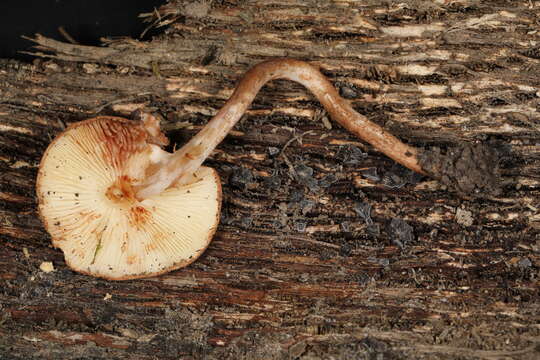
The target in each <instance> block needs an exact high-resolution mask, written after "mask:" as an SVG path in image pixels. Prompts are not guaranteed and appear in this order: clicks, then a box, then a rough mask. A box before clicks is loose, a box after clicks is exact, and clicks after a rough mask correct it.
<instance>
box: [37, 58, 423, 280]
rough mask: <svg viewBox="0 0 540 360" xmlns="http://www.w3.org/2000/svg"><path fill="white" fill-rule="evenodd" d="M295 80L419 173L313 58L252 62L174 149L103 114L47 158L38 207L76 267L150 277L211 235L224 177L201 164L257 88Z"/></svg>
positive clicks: (412, 156)
mask: <svg viewBox="0 0 540 360" xmlns="http://www.w3.org/2000/svg"><path fill="white" fill-rule="evenodd" d="M274 79H289V80H292V81H295V82H298V83H300V84H302V85H304V86H305V87H306V88H308V89H309V90H310V91H311V92H312V93H313V94H314V95H315V97H316V98H317V99H318V100H319V101H320V102H321V103H322V104H323V106H324V107H325V109H326V110H327V111H328V113H329V115H330V116H331V117H332V118H333V119H334V120H336V121H337V122H339V123H340V124H341V125H343V126H344V127H345V128H347V129H348V130H349V131H351V132H352V133H354V134H356V135H357V136H358V137H360V138H361V139H363V140H365V141H367V142H368V143H370V144H372V145H373V146H374V147H375V148H377V149H379V150H380V151H382V152H383V153H385V154H386V155H388V156H389V157H390V158H392V159H394V160H395V161H397V162H399V163H401V164H402V165H404V166H406V167H408V168H410V169H412V170H414V171H416V172H419V173H424V171H423V170H422V168H421V166H420V165H419V164H418V159H417V150H416V149H415V148H413V147H411V146H409V145H406V144H404V143H402V142H401V141H400V140H398V139H397V138H396V137H394V136H392V135H391V134H389V133H388V132H386V131H385V130H384V129H383V128H381V127H380V126H378V125H376V124H374V123H372V122H370V121H369V120H368V119H367V118H366V117H365V116H363V115H360V114H358V113H357V112H356V111H355V110H354V109H353V108H352V107H351V106H350V105H349V103H348V102H347V101H346V100H344V99H343V98H341V97H340V96H339V94H338V92H337V91H336V89H335V88H334V87H333V86H332V84H331V83H330V82H329V81H328V80H327V79H326V78H325V76H324V75H322V74H321V73H320V72H319V70H317V69H316V68H315V67H314V66H312V65H310V64H308V63H305V62H302V61H297V60H292V59H276V60H270V61H265V62H262V63H260V64H258V65H256V66H255V67H253V68H252V69H251V70H249V71H248V72H247V73H246V74H245V76H244V78H243V79H242V80H241V81H240V83H239V84H238V86H237V87H236V89H235V91H234V93H233V95H232V96H231V98H230V99H229V100H228V101H227V102H226V104H225V105H224V106H223V108H222V109H221V110H220V111H219V112H218V113H217V114H216V115H215V116H214V117H213V118H212V119H211V120H210V121H209V122H208V124H207V125H206V126H205V127H204V128H203V129H202V130H201V131H200V132H199V133H198V134H196V135H195V136H194V137H193V138H192V139H191V140H190V141H189V142H188V143H186V144H185V145H184V146H183V147H182V148H180V149H179V150H177V151H176V152H174V153H172V154H171V153H169V152H166V151H164V150H162V149H161V146H163V145H166V144H167V142H168V141H167V139H166V138H165V136H164V135H163V134H162V133H161V131H160V129H159V123H158V121H157V120H156V119H155V118H154V117H152V116H150V115H144V116H143V119H142V120H141V121H138V122H134V121H129V120H126V119H123V118H118V117H103V116H102V117H96V118H92V119H88V120H85V121H82V122H79V123H76V124H74V125H72V126H70V127H69V128H68V129H67V130H66V131H64V132H63V133H61V134H60V135H59V136H58V137H57V138H56V139H55V140H54V141H53V142H52V143H51V144H50V145H49V147H48V148H47V150H46V152H45V154H44V155H43V158H42V160H41V164H40V168H39V173H38V179H37V197H38V201H39V212H40V216H41V218H42V221H43V223H44V225H45V228H46V229H47V231H48V232H49V233H50V235H51V238H52V242H53V245H54V246H55V247H59V248H61V249H62V251H63V252H64V256H65V259H66V262H67V264H68V265H69V266H70V267H71V268H72V269H73V270H75V271H78V272H82V273H85V274H89V275H93V276H97V277H103V278H106V279H111V280H124V279H134V278H142V277H149V276H154V275H158V274H162V273H165V272H168V271H171V270H173V269H178V268H181V267H183V266H186V265H188V264H190V263H191V262H193V261H194V260H195V259H197V257H198V256H200V255H201V253H202V252H203V251H204V250H205V249H206V247H207V246H208V244H209V243H210V241H211V239H212V236H213V234H214V233H215V231H216V228H217V226H218V222H219V214H220V206H221V185H220V180H219V177H218V175H217V173H216V171H215V170H213V169H211V168H208V167H204V166H201V165H202V163H203V162H204V160H205V159H206V158H207V157H208V155H210V154H211V153H212V151H213V150H214V149H215V147H216V146H217V145H218V144H219V143H220V142H221V141H222V140H223V138H225V136H226V135H227V133H228V132H229V131H230V130H231V129H232V128H233V126H234V125H235V124H236V122H237V121H238V120H239V119H240V118H241V117H242V115H243V114H244V112H245V111H246V109H247V108H248V107H249V105H250V104H251V102H252V101H253V99H254V98H255V96H256V94H257V93H258V91H259V90H260V88H261V87H262V86H263V85H264V84H265V83H267V82H268V81H270V80H274Z"/></svg>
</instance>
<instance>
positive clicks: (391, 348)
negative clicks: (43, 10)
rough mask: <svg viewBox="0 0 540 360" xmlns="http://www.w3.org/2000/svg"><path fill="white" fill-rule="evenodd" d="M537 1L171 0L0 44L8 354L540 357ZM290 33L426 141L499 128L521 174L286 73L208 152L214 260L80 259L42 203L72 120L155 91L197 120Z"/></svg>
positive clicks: (192, 124) (340, 82)
mask: <svg viewBox="0 0 540 360" xmlns="http://www.w3.org/2000/svg"><path fill="white" fill-rule="evenodd" d="M539 15H540V3H539V2H538V1H525V0H524V1H504V0H491V1H476V0H456V1H446V0H438V1H421V0H402V1H375V0H364V1H353V0H341V1H339V0H336V1H312V0H291V1H280V0H276V1H273V0H271V1H268V0H258V1H256V0H253V1H240V0H238V1H236V0H230V1H171V2H170V3H168V4H166V5H164V6H163V7H161V8H159V9H157V10H156V12H155V13H154V14H151V15H148V17H147V18H148V19H150V20H151V21H153V25H154V26H158V27H161V28H164V29H165V31H164V33H163V34H162V35H160V36H159V37H157V38H155V39H154V40H152V41H150V42H141V41H137V40H133V39H115V40H108V41H107V42H106V45H105V46H103V47H89V46H79V45H73V44H68V43H62V42H58V41H55V40H51V39H47V38H44V37H41V36H36V37H35V39H34V41H35V45H36V46H37V47H36V49H35V53H36V55H37V60H36V61H35V62H34V63H33V64H23V63H18V62H16V61H8V60H2V61H1V62H0V248H1V251H0V358H2V359H33V358H35V359H49V358H50V359H97V358H107V359H119V358H124V359H178V358H182V359H184V358H185V359H190V358H193V359H198V358H208V359H212V358H216V359H218V358H219V359H223V358H230V359H297V358H298V359H318V358H338V359H351V358H365V359H372V358H373V359H375V358H379V357H380V356H383V357H384V358H391V359H392V358H394V359H402V358H422V359H458V358H469V359H470V358H479V359H533V358H538V356H540V345H539V344H540V327H539V325H538V324H539V323H540V316H539V314H540V306H539V304H540V302H539V300H540V296H539V287H538V278H539V267H540V253H539V252H540V232H539V229H540V210H539V207H540V202H539V188H540V176H539V174H540V147H539V145H538V144H539V143H540V115H539V110H540V77H539V74H540V42H539V38H538V36H539V34H540V20H539V18H540V17H539ZM274 57H293V58H296V59H301V60H305V61H309V62H311V63H313V64H315V65H317V66H319V67H320V68H321V70H322V71H323V73H324V74H325V75H327V76H328V78H329V79H330V80H331V81H332V82H333V83H334V84H335V85H336V87H338V89H339V90H340V93H341V94H342V96H344V97H346V98H347V99H349V100H350V101H351V103H352V105H353V106H354V107H355V109H357V110H358V111H359V112H361V113H362V114H364V115H366V116H367V117H369V118H370V119H372V120H373V121H375V122H376V123H378V124H380V125H381V126H384V127H385V128H386V129H388V130H389V131H391V132H392V133H393V134H394V135H396V136H398V137H399V138H401V139H402V140H404V141H406V142H408V143H409V144H412V145H414V146H418V147H428V146H438V147H442V148H445V147H448V146H451V145H453V144H456V143H458V142H470V143H478V142H485V143H488V144H491V145H492V146H494V147H497V148H499V149H500V150H501V154H502V155H501V167H502V176H503V179H504V181H505V187H504V192H503V194H502V195H500V196H497V197H491V198H488V199H466V198H463V197H460V196H458V195H457V194H456V193H454V192H452V191H449V190H447V189H445V187H444V186H442V185H440V184H439V183H437V182H436V181H434V180H430V179H428V178H420V177H417V176H415V175H413V174H411V173H410V172H408V171H405V170H403V169H402V168H400V167H398V166H396V165H394V164H393V162H392V161H391V160H389V159H387V158H386V157H385V156H383V155H382V154H380V153H378V152H377V151H374V150H373V149H372V148H371V147H369V146H367V145H366V144H364V143H362V142H361V141H359V140H358V139H356V138H354V137H353V136H352V135H350V134H348V133H347V132H346V131H345V130H344V129H342V128H340V127H339V126H337V125H335V123H332V122H328V121H327V120H328V119H327V117H326V115H325V113H324V111H322V108H321V106H320V105H319V104H318V103H317V102H316V101H315V100H314V98H313V97H312V96H311V95H310V94H309V93H308V92H307V91H306V90H305V89H303V88H302V87H301V86H298V85H296V84H294V83H291V82H287V81H275V82H272V83H270V84H269V85H267V86H266V87H265V88H264V89H263V90H262V92H261V93H260V94H259V96H258V97H257V98H256V100H255V102H254V104H253V105H252V106H251V109H250V110H249V112H248V113H247V115H246V116H245V117H244V119H243V120H242V121H241V123H240V124H239V125H238V126H237V127H236V128H235V130H234V132H233V133H232V134H231V135H230V136H228V138H227V139H226V140H225V141H224V143H222V144H221V145H220V146H219V147H218V149H217V150H216V151H215V152H214V153H213V155H212V156H211V159H209V160H208V161H207V165H209V166H212V167H215V168H216V169H217V170H218V172H219V173H220V176H221V179H222V182H223V192H224V202H223V215H222V219H221V224H220V227H219V229H218V231H217V234H216V236H215V238H214V240H213V242H212V243H211V245H210V247H209V248H208V250H207V251H206V253H205V254H204V255H203V256H202V257H201V258H200V259H199V260H198V261H197V262H195V263H194V264H192V265H190V266H189V267H187V268H185V269H181V270H178V271H174V272H172V273H169V274H166V275H163V276H159V277H156V278H150V279H144V280H134V281H126V282H111V281H104V280H100V279H95V278H91V277H88V276H84V275H80V274H77V273H74V272H72V271H71V270H70V269H69V268H67V266H66V265H65V263H64V260H63V256H62V254H61V252H60V251H59V250H56V249H53V248H52V247H51V246H50V238H49V236H48V234H47V233H46V232H45V231H44V229H43V226H42V225H41V223H40V221H39V219H38V216H37V213H36V200H35V194H34V186H35V178H36V173H37V166H38V164H39V161H40V157H41V155H42V154H43V151H44V150H45V148H46V147H47V145H48V144H49V143H50V141H51V139H53V138H54V137H55V136H56V135H57V134H58V133H60V132H61V131H62V130H63V129H64V128H65V126H66V125H67V124H70V123H73V122H76V121H80V120H83V119H85V118H89V117H92V116H96V115H117V116H126V117H129V116H130V113H131V112H132V111H133V110H136V109H141V108H144V109H146V110H151V111H154V112H155V113H157V114H160V115H161V116H163V118H164V121H163V128H164V129H165V132H166V134H167V135H168V136H169V138H170V139H171V141H172V143H175V144H181V143H183V142H184V141H185V140H186V139H189V137H191V136H192V135H193V134H194V133H195V132H196V131H197V130H198V129H200V128H201V126H202V125H204V124H205V123H206V121H208V119H209V118H210V116H211V115H212V114H214V113H215V112H216V111H217V110H218V109H219V108H220V106H221V105H222V104H223V103H224V101H225V100H226V99H227V97H228V96H229V95H230V94H231V92H232V89H233V88H234V85H235V83H236V82H237V81H238V80H239V78H240V77H241V75H242V74H243V73H244V72H245V71H246V70H247V69H248V68H249V67H250V66H252V65H254V64H256V63H258V62H260V61H262V60H265V59H269V58H274ZM45 261H51V262H52V263H53V264H54V267H55V271H53V272H48V273H47V272H44V271H42V270H40V264H42V263H43V262H45Z"/></svg>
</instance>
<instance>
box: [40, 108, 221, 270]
mask: <svg viewBox="0 0 540 360" xmlns="http://www.w3.org/2000/svg"><path fill="white" fill-rule="evenodd" d="M145 120H147V121H144V120H143V121H142V122H140V123H135V122H133V121H129V120H126V119H123V118H118V117H107V116H102V117H96V118H92V119H89V120H85V121H81V122H79V123H76V124H74V125H71V126H70V127H69V128H68V129H67V130H66V131H65V132H63V133H62V134H60V135H59V136H58V137H56V139H55V140H54V141H53V142H52V143H51V144H50V145H49V147H48V148H47V150H46V152H45V154H44V155H43V159H42V160H41V165H40V168H39V173H38V178H37V197H38V201H39V212H40V215H41V219H42V221H43V224H44V225H45V228H46V229H47V231H48V232H49V234H50V235H51V238H52V242H53V245H54V246H55V247H59V248H61V249H62V250H63V252H64V256H65V259H66V262H67V264H68V265H69V267H71V268H72V269H73V270H75V271H78V272H81V273H85V274H89V275H93V276H97V277H103V278H106V279H110V280H127V279H134V278H142V277H149V276H154V275H158V274H161V273H165V272H168V271H171V270H173V269H177V268H181V267H184V266H186V265H188V264H190V263H191V262H193V261H195V259H197V257H199V256H200V255H201V254H202V252H203V251H204V250H205V249H206V247H207V246H208V244H209V243H210V241H211V239H212V236H213V235H214V233H215V231H216V229H217V226H218V222H219V214H220V206H221V183H220V181H219V177H218V175H217V173H216V171H215V170H214V169H211V168H208V167H204V166H202V167H200V168H198V169H197V170H196V171H195V173H194V174H193V179H194V181H192V182H191V183H189V184H183V185H172V186H170V187H168V188H167V189H166V190H165V191H162V192H161V193H159V194H156V195H153V196H151V197H149V198H147V199H144V200H142V199H137V198H136V197H135V192H134V189H133V184H134V183H135V182H137V181H140V180H141V179H144V178H145V177H146V174H147V173H148V172H150V173H151V172H152V171H153V169H154V168H155V167H158V166H159V165H160V163H161V162H164V161H166V160H167V158H168V157H170V156H171V154H170V153H168V152H166V151H164V150H162V149H161V148H160V145H166V138H165V137H164V136H163V135H162V134H161V132H160V131H159V127H158V124H157V121H155V118H153V117H151V116H146V117H145Z"/></svg>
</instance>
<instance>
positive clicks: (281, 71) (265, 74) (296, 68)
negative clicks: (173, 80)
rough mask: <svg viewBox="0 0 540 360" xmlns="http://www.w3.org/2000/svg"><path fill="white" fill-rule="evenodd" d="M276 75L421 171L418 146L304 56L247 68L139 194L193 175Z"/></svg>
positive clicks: (390, 154)
mask: <svg viewBox="0 0 540 360" xmlns="http://www.w3.org/2000/svg"><path fill="white" fill-rule="evenodd" d="M275 79H288V80H291V81H295V82H297V83H300V84H302V85H303V86H305V87H306V88H307V89H309V90H310V91H311V92H312V93H313V94H314V95H315V97H316V98H317V99H318V100H319V101H320V102H321V103H322V104H323V106H324V108H325V109H326V111H327V112H328V114H329V115H330V117H332V119H334V120H335V121H337V122H338V123H340V124H341V125H342V126H343V127H345V128H346V129H348V130H349V131H350V132H352V133H353V134H355V135H357V136H358V137H359V138H361V139H362V140H364V141H366V142H368V143H370V144H371V145H373V146H374V147H375V148H376V149H378V150H379V151H381V152H383V153H384V154H386V155H387V156H388V157H390V158H392V159H393V160H395V161H396V162H398V163H400V164H402V165H404V166H406V167H407V168H409V169H411V170H413V171H416V172H418V173H421V174H425V171H423V170H422V168H421V166H420V165H419V164H418V158H417V153H418V152H417V150H416V149H415V148H414V147H411V146H409V145H407V144H404V143H402V142H401V141H400V140H399V139H397V138H396V137H394V136H393V135H391V134H389V133H388V132H386V131H385V130H384V129H383V128H382V127H380V126H379V125H377V124H374V123H372V122H371V121H369V120H368V119H367V118H366V117H365V116H363V115H360V114H359V113H357V112H356V111H355V110H354V109H353V108H352V107H351V105H350V104H349V103H348V102H347V101H346V100H345V99H343V98H342V97H341V96H339V94H338V92H337V90H336V89H335V88H334V86H333V85H332V84H331V83H330V82H329V81H328V80H327V79H326V77H325V76H324V75H323V74H321V72H320V71H319V70H318V69H317V68H315V67H314V66H312V65H310V64H308V63H306V62H303V61H298V60H293V59H275V60H269V61H265V62H262V63H260V64H258V65H256V66H254V67H253V68H251V69H250V70H249V71H248V72H247V73H246V74H245V76H244V78H243V79H242V80H241V81H240V83H239V84H238V86H237V87H236V89H235V90H234V93H233V94H232V96H231V97H230V98H229V100H228V101H227V102H226V103H225V105H224V106H223V108H221V110H219V112H218V113H217V114H216V115H215V116H214V117H213V118H212V119H211V120H210V121H209V122H208V124H207V125H206V126H205V127H204V128H203V129H202V130H201V131H200V132H199V133H198V134H197V135H195V136H194V137H193V138H192V139H191V140H190V141H189V142H188V143H186V144H185V145H184V146H183V147H182V148H181V149H179V150H177V151H176V152H175V153H174V154H173V155H171V156H170V158H169V160H168V161H167V162H166V163H165V164H164V165H163V166H161V167H160V168H159V169H158V170H157V171H156V172H155V173H154V174H152V175H150V176H149V177H148V178H147V179H146V180H145V182H144V183H143V184H139V185H138V186H137V187H136V193H137V198H139V199H145V198H148V197H149V196H152V195H154V194H158V193H161V192H162V191H163V190H165V189H167V188H168V187H169V186H171V185H172V184H173V183H175V184H185V183H189V182H191V181H193V173H194V172H195V171H196V170H197V169H198V168H199V167H200V166H201V164H202V163H203V162H204V160H205V159H206V158H207V157H208V156H209V155H210V154H211V153H212V151H213V150H214V149H215V148H216V146H217V145H218V144H219V143H220V142H221V141H222V140H223V139H224V138H225V136H227V134H228V133H229V131H230V130H231V129H232V128H233V126H234V125H235V124H236V123H237V122H238V120H240V118H241V117H242V115H243V114H244V112H245V111H246V110H247V108H248V107H249V105H250V104H251V102H252V101H253V99H254V98H255V96H256V95H257V93H258V92H259V90H260V89H261V88H262V87H263V86H264V84H266V83H267V82H268V81H271V80H275Z"/></svg>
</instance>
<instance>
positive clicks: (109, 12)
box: [0, 0, 165, 61]
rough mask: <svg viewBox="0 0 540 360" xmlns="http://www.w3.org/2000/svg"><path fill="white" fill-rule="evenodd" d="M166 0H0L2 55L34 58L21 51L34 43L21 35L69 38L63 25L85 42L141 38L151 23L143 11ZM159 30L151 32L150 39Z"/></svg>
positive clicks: (148, 10) (72, 34)
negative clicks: (118, 37) (113, 38)
mask: <svg viewBox="0 0 540 360" xmlns="http://www.w3.org/2000/svg"><path fill="white" fill-rule="evenodd" d="M163 3H165V1H164V0H91V1H84V0H82V1H75V0H33V1H23V0H19V1H13V0H3V1H1V2H0V44H1V46H0V58H12V59H13V58H14V59H19V60H24V61H31V60H32V59H33V57H32V56H29V55H25V54H21V53H20V52H21V51H28V50H30V47H31V46H32V43H31V42H30V41H28V40H25V39H23V38H21V36H22V35H26V36H32V35H34V34H36V33H40V34H42V35H44V36H47V37H50V38H53V39H57V40H61V41H67V40H66V38H65V37H63V36H62V35H61V33H60V32H59V31H58V28H59V27H60V26H62V27H63V28H64V29H65V30H66V31H67V33H68V34H69V35H71V37H72V38H73V39H75V40H76V41H77V42H78V43H79V44H81V45H99V44H100V40H99V39H100V38H101V37H116V36H130V37H133V38H135V39H137V38H139V37H140V35H141V33H142V32H143V31H144V29H145V28H146V27H147V26H148V23H143V19H141V18H139V17H138V16H139V14H141V13H145V12H151V11H152V10H153V9H154V7H159V6H160V5H162V4H163ZM155 34H156V32H155V31H154V32H147V33H146V34H145V37H144V38H145V39H148V38H149V37H151V36H152V35H155Z"/></svg>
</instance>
